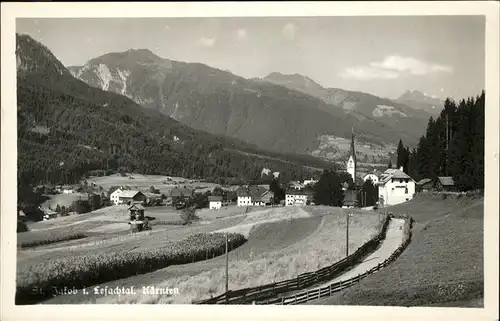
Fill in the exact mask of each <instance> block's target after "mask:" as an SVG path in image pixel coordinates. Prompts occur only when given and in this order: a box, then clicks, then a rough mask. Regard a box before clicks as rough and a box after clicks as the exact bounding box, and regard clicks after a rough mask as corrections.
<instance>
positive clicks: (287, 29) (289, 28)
mask: <svg viewBox="0 0 500 321" xmlns="http://www.w3.org/2000/svg"><path fill="white" fill-rule="evenodd" d="M282 32H283V36H285V38H287V39H288V40H293V39H294V38H295V32H297V27H296V26H295V25H294V24H293V23H287V24H286V25H285V26H284V27H283V30H282Z"/></svg>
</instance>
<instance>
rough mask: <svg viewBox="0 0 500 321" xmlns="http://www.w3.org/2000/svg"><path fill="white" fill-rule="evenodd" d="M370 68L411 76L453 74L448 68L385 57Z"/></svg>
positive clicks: (395, 57)
mask: <svg viewBox="0 0 500 321" xmlns="http://www.w3.org/2000/svg"><path fill="white" fill-rule="evenodd" d="M370 65H371V66H372V67H376V68H384V69H390V70H396V71H400V72H408V73H410V74H411V75H417V76H419V75H427V74H430V73H434V72H453V68H452V67H450V66H445V65H439V64H434V63H428V62H425V61H421V60H418V59H415V58H412V57H401V56H387V57H385V59H384V60H383V61H381V62H372V63H371V64H370Z"/></svg>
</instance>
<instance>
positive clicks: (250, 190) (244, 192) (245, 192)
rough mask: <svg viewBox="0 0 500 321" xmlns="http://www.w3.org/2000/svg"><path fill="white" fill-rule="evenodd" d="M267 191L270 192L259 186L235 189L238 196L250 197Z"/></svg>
mask: <svg viewBox="0 0 500 321" xmlns="http://www.w3.org/2000/svg"><path fill="white" fill-rule="evenodd" d="M268 193H272V192H271V191H270V190H268V189H267V188H264V187H261V186H249V187H240V188H238V189H237V190H236V194H237V195H238V197H251V198H252V199H257V198H259V197H262V196H264V195H265V194H268Z"/></svg>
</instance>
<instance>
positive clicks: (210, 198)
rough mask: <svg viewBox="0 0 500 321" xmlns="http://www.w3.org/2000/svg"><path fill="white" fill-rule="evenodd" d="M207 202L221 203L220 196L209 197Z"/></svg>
mask: <svg viewBox="0 0 500 321" xmlns="http://www.w3.org/2000/svg"><path fill="white" fill-rule="evenodd" d="M208 201H209V202H221V201H222V196H209V197H208Z"/></svg>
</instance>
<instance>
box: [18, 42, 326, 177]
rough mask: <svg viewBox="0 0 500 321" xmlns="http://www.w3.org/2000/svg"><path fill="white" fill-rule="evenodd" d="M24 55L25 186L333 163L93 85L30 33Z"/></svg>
mask: <svg viewBox="0 0 500 321" xmlns="http://www.w3.org/2000/svg"><path fill="white" fill-rule="evenodd" d="M16 56H17V72H18V75H17V95H18V97H17V98H18V106H17V107H18V181H19V185H20V186H24V185H30V184H34V183H38V182H39V181H42V180H49V181H52V182H54V183H56V182H72V181H76V180H77V179H78V178H79V177H80V176H81V175H82V174H83V173H85V172H87V171H89V170H96V169H104V170H106V169H111V170H119V171H128V172H133V171H135V172H140V173H144V174H166V175H172V176H182V177H203V178H206V179H219V180H220V179H223V178H237V179H244V180H251V179H255V178H258V177H260V173H261V171H262V168H263V167H266V168H270V169H272V170H273V171H280V172H281V174H282V177H284V179H291V178H292V177H294V178H297V177H302V175H304V174H306V175H309V172H310V171H311V169H310V168H308V169H306V168H305V167H304V166H309V167H313V168H326V167H332V166H333V164H332V163H331V162H325V161H321V160H319V159H317V158H314V157H311V156H306V155H292V154H287V155H283V154H279V153H276V152H269V151H264V150H261V149H258V148H257V147H256V146H255V145H252V144H248V143H245V142H242V141H240V140H237V139H231V138H226V137H223V136H220V135H210V134H207V133H205V132H200V131H198V130H194V129H192V128H190V127H188V126H186V125H184V124H181V123H179V122H178V121H176V120H174V119H172V118H170V117H168V116H166V115H164V114H162V113H160V112H159V111H158V110H155V109H144V108H141V107H140V106H139V105H137V104H136V103H135V102H133V101H132V100H130V99H129V98H127V97H125V96H121V95H117V94H114V93H111V92H108V91H103V90H101V89H97V88H94V87H91V86H89V85H87V84H85V83H84V82H82V81H80V80H77V79H76V78H74V77H73V76H72V75H71V73H70V71H69V70H67V69H66V68H65V67H64V66H63V65H62V64H61V63H60V62H59V61H58V60H57V58H56V57H55V56H54V55H53V54H52V53H51V52H50V50H48V49H47V48H46V47H44V46H43V45H42V44H40V43H38V42H36V41H35V40H33V39H32V38H30V37H29V36H25V35H17V48H16ZM144 61H145V63H147V61H148V60H147V59H146V58H145V60H144ZM252 154H255V155H259V156H253V155H252ZM262 156H266V157H262Z"/></svg>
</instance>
